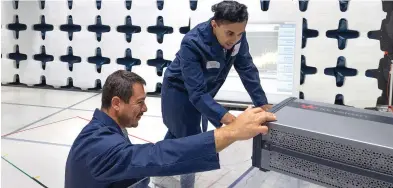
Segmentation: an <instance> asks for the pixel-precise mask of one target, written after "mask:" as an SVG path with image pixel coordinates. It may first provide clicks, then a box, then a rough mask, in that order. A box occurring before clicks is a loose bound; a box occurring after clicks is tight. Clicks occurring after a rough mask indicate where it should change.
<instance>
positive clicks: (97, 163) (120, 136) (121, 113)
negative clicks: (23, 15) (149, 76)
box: [65, 70, 276, 188]
mask: <svg viewBox="0 0 393 188" xmlns="http://www.w3.org/2000/svg"><path fill="white" fill-rule="evenodd" d="M144 85H145V80H144V79H143V78H141V77H140V76H138V75H137V74H135V73H132V72H128V71H125V70H119V71H116V72H114V73H112V74H111V75H109V77H108V78H107V80H106V81H105V84H104V87H103V91H102V99H101V102H102V104H101V109H100V110H99V109H96V110H95V112H94V114H93V118H92V120H91V121H90V122H89V123H88V124H87V126H85V127H84V128H83V130H82V131H81V132H80V134H79V135H78V137H77V138H76V139H75V141H74V143H73V144H72V147H71V150H70V152H69V155H68V158H67V162H66V170H65V188H82V187H83V188H104V187H105V188H106V187H113V188H120V187H121V188H123V187H128V186H130V185H132V184H135V183H136V182H139V183H138V185H141V186H136V187H147V184H148V183H149V178H148V177H152V176H171V175H180V174H185V173H195V172H201V171H209V170H215V169H219V168H220V164H219V161H218V156H217V153H218V152H220V151H221V150H223V149H224V148H226V147H228V146H229V145H230V144H232V143H234V142H235V141H238V140H246V139H250V138H253V137H254V136H256V135H258V134H265V133H267V130H268V128H267V127H266V126H261V125H262V124H264V123H265V122H267V121H275V120H276V119H275V116H274V115H273V114H271V113H268V112H265V111H263V110H262V109H260V108H253V109H251V108H248V109H247V110H246V111H245V112H243V113H242V114H240V115H239V116H238V117H237V119H236V120H235V121H233V122H232V123H230V124H228V125H227V126H224V127H222V128H219V129H216V130H214V131H208V132H205V133H202V134H198V135H193V136H189V137H184V138H179V139H171V140H164V141H160V142H157V143H155V144H152V143H149V144H132V143H131V141H130V140H129V139H128V135H127V131H126V128H130V127H137V126H138V121H139V120H140V119H141V117H142V115H143V113H144V112H146V111H147V107H146V104H145V98H146V94H145V90H144ZM142 185H143V186H142Z"/></svg>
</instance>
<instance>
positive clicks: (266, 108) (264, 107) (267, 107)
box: [261, 104, 273, 111]
mask: <svg viewBox="0 0 393 188" xmlns="http://www.w3.org/2000/svg"><path fill="white" fill-rule="evenodd" d="M272 107H273V105H271V104H265V105H263V106H261V108H262V109H263V110H264V111H269V110H270V109H271V108H272Z"/></svg>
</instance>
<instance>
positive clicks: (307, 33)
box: [302, 18, 319, 48]
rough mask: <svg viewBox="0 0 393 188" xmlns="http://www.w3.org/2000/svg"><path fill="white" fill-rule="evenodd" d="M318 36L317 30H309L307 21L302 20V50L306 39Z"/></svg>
mask: <svg viewBox="0 0 393 188" xmlns="http://www.w3.org/2000/svg"><path fill="white" fill-rule="evenodd" d="M318 35H319V33H318V30H314V29H309V28H308V24H307V20H306V19H305V18H303V35H302V48H305V47H306V45H307V39H308V38H315V37H317V36H318Z"/></svg>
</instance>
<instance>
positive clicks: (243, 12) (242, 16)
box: [212, 0, 248, 23]
mask: <svg viewBox="0 0 393 188" xmlns="http://www.w3.org/2000/svg"><path fill="white" fill-rule="evenodd" d="M212 11H213V12H214V16H213V20H215V21H216V22H219V23H222V22H230V23H237V22H244V21H248V12H247V6H246V5H244V4H241V3H238V2H237V1H229V0H225V1H222V2H220V3H217V4H215V5H213V6H212Z"/></svg>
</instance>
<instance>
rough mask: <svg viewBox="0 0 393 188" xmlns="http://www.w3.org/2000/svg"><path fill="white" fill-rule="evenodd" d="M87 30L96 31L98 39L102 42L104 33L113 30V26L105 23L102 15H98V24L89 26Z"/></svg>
mask: <svg viewBox="0 0 393 188" xmlns="http://www.w3.org/2000/svg"><path fill="white" fill-rule="evenodd" d="M87 30H88V31H90V32H94V33H96V36H97V41H99V42H100V41H101V37H102V34H103V33H107V32H109V31H111V27H110V26H109V25H103V24H102V20H101V16H100V15H98V16H97V17H96V24H95V25H89V26H87Z"/></svg>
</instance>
